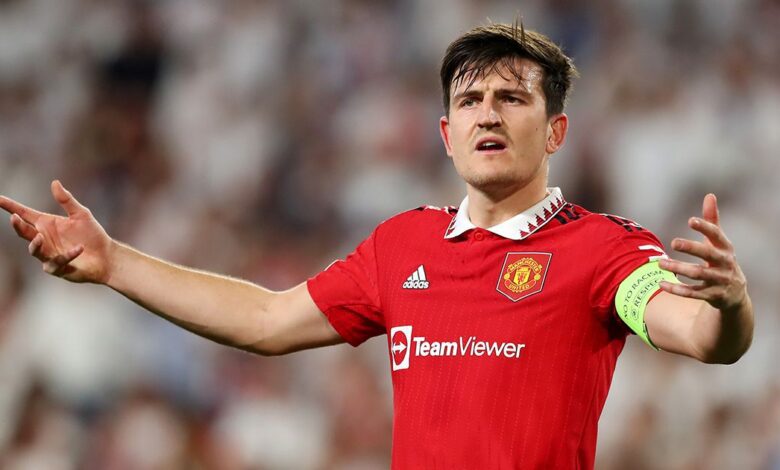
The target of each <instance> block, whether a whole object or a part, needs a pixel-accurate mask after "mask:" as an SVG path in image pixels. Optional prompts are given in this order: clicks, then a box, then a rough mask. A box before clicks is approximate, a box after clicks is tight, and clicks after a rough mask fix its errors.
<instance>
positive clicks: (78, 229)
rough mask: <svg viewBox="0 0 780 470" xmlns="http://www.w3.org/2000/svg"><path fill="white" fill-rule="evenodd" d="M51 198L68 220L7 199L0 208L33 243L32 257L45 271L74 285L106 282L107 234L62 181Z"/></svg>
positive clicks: (2, 199) (108, 241) (109, 242)
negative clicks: (75, 283)
mask: <svg viewBox="0 0 780 470" xmlns="http://www.w3.org/2000/svg"><path fill="white" fill-rule="evenodd" d="M52 195H53V196H54V198H55V199H56V200H57V202H59V203H60V205H62V207H63V208H64V209H65V211H66V212H67V213H68V215H67V217H62V216H58V215H53V214H46V213H42V212H38V211H36V210H34V209H31V208H29V207H25V206H23V205H21V204H19V203H18V202H16V201H13V200H11V199H8V198H5V197H2V198H0V207H2V208H3V209H5V210H6V211H8V212H10V213H11V214H12V216H11V225H12V226H13V228H14V230H15V231H16V233H17V234H18V235H19V236H20V237H21V238H23V239H25V240H27V241H28V242H30V244H29V247H28V248H29V251H30V254H31V255H33V256H35V257H36V258H38V259H39V260H40V261H41V262H42V264H43V269H44V270H45V271H46V272H48V273H49V274H53V275H56V276H60V277H63V278H65V279H68V280H69V281H73V282H105V280H106V278H107V276H108V269H107V266H108V262H107V257H108V251H109V248H110V245H111V239H110V238H109V236H108V234H107V233H106V231H105V230H104V229H103V227H101V226H100V224H99V223H98V222H97V220H95V218H94V217H93V216H92V214H91V213H90V211H89V210H88V209H87V208H85V207H84V206H82V205H81V204H79V203H78V201H76V199H75V198H74V197H73V196H72V195H71V194H70V193H69V192H68V191H67V190H66V189H65V188H63V187H62V185H61V184H60V183H59V182H56V181H55V182H54V183H52Z"/></svg>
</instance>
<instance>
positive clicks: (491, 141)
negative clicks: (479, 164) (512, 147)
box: [474, 137, 506, 155]
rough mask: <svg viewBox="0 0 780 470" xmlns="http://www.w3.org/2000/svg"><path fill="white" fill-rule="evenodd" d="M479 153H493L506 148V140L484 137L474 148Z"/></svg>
mask: <svg viewBox="0 0 780 470" xmlns="http://www.w3.org/2000/svg"><path fill="white" fill-rule="evenodd" d="M474 149H475V150H476V151H477V152H478V153H481V154H485V155H492V154H496V153H501V152H503V151H504V150H506V142H504V140H503V139H501V138H498V137H483V138H481V139H479V141H477V145H476V147H475V148H474Z"/></svg>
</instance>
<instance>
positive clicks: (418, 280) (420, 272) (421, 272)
mask: <svg viewBox="0 0 780 470" xmlns="http://www.w3.org/2000/svg"><path fill="white" fill-rule="evenodd" d="M429 285H430V284H429V283H428V277H427V276H426V274H425V268H424V267H423V265H422V264H421V265H420V266H418V267H417V269H415V270H414V272H413V273H412V274H410V275H409V277H408V278H406V281H404V284H403V286H402V287H403V288H404V289H427V288H428V286H429Z"/></svg>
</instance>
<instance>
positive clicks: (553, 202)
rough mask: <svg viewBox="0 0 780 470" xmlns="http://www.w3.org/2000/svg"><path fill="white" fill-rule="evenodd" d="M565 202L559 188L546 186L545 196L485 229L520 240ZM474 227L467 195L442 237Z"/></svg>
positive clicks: (546, 220)
mask: <svg viewBox="0 0 780 470" xmlns="http://www.w3.org/2000/svg"><path fill="white" fill-rule="evenodd" d="M565 203H566V200H565V199H563V194H562V193H561V188H547V196H546V197H545V198H544V199H542V200H541V201H539V202H538V203H536V204H534V205H533V206H531V207H529V208H528V209H526V210H525V211H523V212H521V213H519V214H517V215H516V216H514V217H512V218H511V219H508V220H505V221H503V222H501V223H500V224H498V225H494V226H492V227H490V228H488V229H486V230H488V231H490V232H493V233H495V234H496V235H499V236H501V237H504V238H509V239H510V240H522V239H524V238H527V237H528V236H530V235H531V234H532V233H534V232H536V231H537V230H539V229H540V228H541V227H542V226H543V225H544V224H546V223H547V222H549V221H550V219H552V218H553V216H554V215H555V214H557V213H558V212H559V211H560V210H561V209H562V208H563V206H564V204H565ZM475 228H477V226H476V225H474V224H472V223H471V220H470V219H469V197H468V196H466V197H465V198H464V199H463V202H461V203H460V207H459V208H458V212H457V214H455V217H453V218H452V222H450V226H449V227H447V232H446V233H445V234H444V238H448V239H449V238H455V237H457V236H458V235H461V234H463V233H465V232H467V231H469V230H471V229H475Z"/></svg>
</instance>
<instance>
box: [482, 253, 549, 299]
mask: <svg viewBox="0 0 780 470" xmlns="http://www.w3.org/2000/svg"><path fill="white" fill-rule="evenodd" d="M551 259H552V253H538V252H526V253H518V252H509V253H507V254H506V257H505V258H504V265H503V266H502V267H501V275H500V276H499V278H498V285H496V290H497V291H499V292H501V293H502V294H504V295H505V296H507V297H509V300H511V301H512V302H517V301H518V300H520V299H524V298H526V297H528V296H529V295H534V294H538V293H539V292H541V291H542V288H543V287H544V280H545V278H546V276H547V268H549V267H550V260H551Z"/></svg>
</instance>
